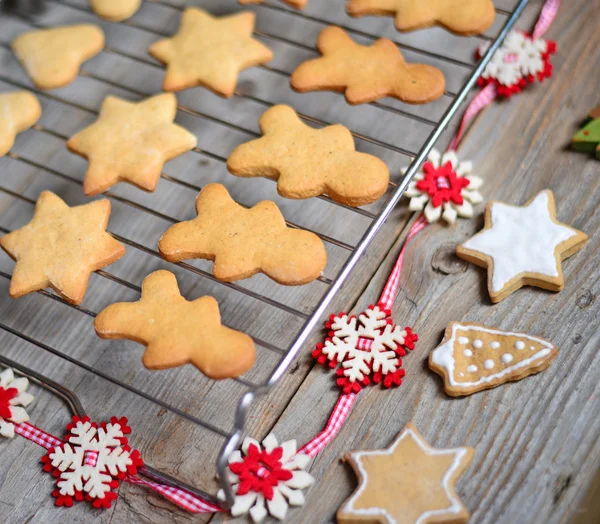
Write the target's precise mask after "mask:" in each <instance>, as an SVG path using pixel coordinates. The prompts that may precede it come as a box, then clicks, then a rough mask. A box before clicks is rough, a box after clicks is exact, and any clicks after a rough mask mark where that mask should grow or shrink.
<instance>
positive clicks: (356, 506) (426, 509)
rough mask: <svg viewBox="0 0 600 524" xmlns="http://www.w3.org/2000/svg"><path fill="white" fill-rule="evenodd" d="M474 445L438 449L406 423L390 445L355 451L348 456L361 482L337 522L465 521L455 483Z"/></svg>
mask: <svg viewBox="0 0 600 524" xmlns="http://www.w3.org/2000/svg"><path fill="white" fill-rule="evenodd" d="M472 458H473V448H454V449H437V448H432V447H431V446H429V445H428V444H427V442H425V440H424V439H423V437H422V436H421V435H420V434H419V432H418V431H417V429H416V428H415V427H414V426H413V425H412V424H411V423H408V424H407V425H406V426H405V427H404V429H403V430H402V431H401V432H400V434H399V435H398V436H397V437H396V439H395V440H394V442H393V443H392V444H391V445H390V446H389V447H388V448H386V449H382V450H374V451H353V452H351V453H348V454H347V455H346V456H345V457H344V459H345V460H346V461H348V463H349V464H350V466H352V469H353V470H354V472H355V473H356V476H357V477H358V481H359V486H358V488H357V489H356V491H355V492H354V493H353V494H352V496H351V497H350V498H349V499H348V500H347V501H346V502H345V503H344V504H343V505H342V506H341V507H340V509H339V510H338V512H337V521H338V523H339V524H359V523H365V524H367V523H368V524H372V523H373V524H374V523H381V524H396V523H397V524H400V523H409V522H413V523H418V524H425V523H435V522H440V523H442V522H444V523H446V524H449V523H454V524H460V523H464V522H467V520H468V519H469V512H468V511H467V509H466V508H465V507H464V505H463V504H462V502H461V501H460V499H459V498H458V495H457V494H456V491H455V488H454V485H455V484H456V482H457V481H458V478H459V477H460V476H461V474H462V473H463V471H464V470H465V469H466V468H467V467H468V465H469V463H470V462H471V459H472Z"/></svg>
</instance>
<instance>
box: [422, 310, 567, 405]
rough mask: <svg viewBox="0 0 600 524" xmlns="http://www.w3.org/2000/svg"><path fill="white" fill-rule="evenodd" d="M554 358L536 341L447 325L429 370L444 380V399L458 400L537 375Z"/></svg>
mask: <svg viewBox="0 0 600 524" xmlns="http://www.w3.org/2000/svg"><path fill="white" fill-rule="evenodd" d="M557 354H558V349H557V348H556V347H554V346H553V345H552V344H551V343H550V342H548V341H546V340H544V339H541V338H538V337H532V336H530V335H526V334H524V333H509V332H506V331H500V330H499V329H495V328H487V327H485V326H481V325H479V324H473V323H459V322H451V323H450V324H448V327H447V328H446V332H445V333H444V340H443V341H442V343H441V344H440V345H439V346H438V347H436V348H435V349H434V350H433V351H432V352H431V353H430V355H429V367H430V368H431V369H432V370H433V371H435V372H436V373H437V374H438V375H440V376H441V377H442V378H443V379H444V391H445V392H446V393H447V394H448V395H451V396H453V397H462V396H464V395H470V394H471V393H475V392H477V391H482V390H484V389H490V388H493V387H496V386H499V385H500V384H504V383H505V382H509V381H515V380H521V379H522V378H525V377H527V376H529V375H533V374H534V373H539V372H540V371H543V370H544V369H546V368H547V367H548V366H549V365H550V363H551V362H552V361H553V360H554V358H555V357H556V355H557Z"/></svg>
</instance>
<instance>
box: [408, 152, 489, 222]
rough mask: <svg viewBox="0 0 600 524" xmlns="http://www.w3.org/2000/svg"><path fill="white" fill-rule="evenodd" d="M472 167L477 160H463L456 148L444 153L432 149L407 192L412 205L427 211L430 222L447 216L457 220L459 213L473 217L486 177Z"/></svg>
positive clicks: (446, 219)
mask: <svg viewBox="0 0 600 524" xmlns="http://www.w3.org/2000/svg"><path fill="white" fill-rule="evenodd" d="M407 169H408V168H404V169H402V173H403V174H404V173H405V172H406V170H407ZM472 171H473V163H472V162H470V161H466V162H460V161H459V159H458V157H457V156H456V153H455V152H454V151H448V152H446V153H444V154H443V155H441V154H440V153H439V152H438V151H437V150H435V149H432V150H431V152H430V153H429V156H428V157H427V161H426V162H425V163H424V164H423V166H422V167H421V169H420V170H419V171H418V173H416V175H415V177H414V178H413V180H412V181H411V182H410V184H409V185H408V188H407V189H406V192H405V193H404V194H405V196H407V197H409V198H410V204H409V206H408V208H409V209H410V210H411V211H423V213H424V215H425V218H426V219H427V222H429V223H432V222H437V221H438V220H439V219H440V218H443V219H444V220H445V221H446V222H448V223H450V224H453V223H454V222H455V221H456V218H457V217H462V218H471V217H472V216H473V205H474V204H479V203H481V202H482V201H483V198H482V196H481V194H480V193H479V191H478V190H479V188H480V187H481V186H482V184H483V180H482V179H481V178H479V177H478V176H475V175H473V174H472Z"/></svg>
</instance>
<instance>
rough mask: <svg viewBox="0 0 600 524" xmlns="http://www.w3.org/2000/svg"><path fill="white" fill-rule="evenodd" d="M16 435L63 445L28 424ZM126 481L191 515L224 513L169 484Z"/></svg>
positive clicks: (93, 457)
mask: <svg viewBox="0 0 600 524" xmlns="http://www.w3.org/2000/svg"><path fill="white" fill-rule="evenodd" d="M15 433H18V434H19V435H21V436H22V437H25V438H26V439H28V440H31V442H34V443H35V444H37V445H38V446H41V447H43V448H45V449H47V450H50V449H52V448H55V447H57V446H60V445H61V444H63V441H62V440H60V439H59V438H57V437H55V436H54V435H50V433H46V432H45V431H44V430H42V429H40V428H37V427H35V426H33V425H31V424H29V423H28V422H22V423H20V424H15ZM97 460H98V453H97V452H93V451H88V452H87V453H86V455H85V459H84V461H85V464H88V465H94V464H95V463H96V462H97ZM124 480H125V482H129V483H130V484H135V485H136V486H145V487H147V488H149V489H151V490H153V491H156V492H157V493H159V494H161V495H162V496H163V497H165V498H166V499H169V500H170V501H171V502H173V503H174V504H177V505H178V506H179V507H180V508H183V509H185V510H186V511H189V512H191V513H215V512H217V511H224V510H223V508H221V507H219V506H215V505H214V504H211V503H210V502H208V501H206V500H204V499H202V498H201V497H198V496H196V495H193V494H191V493H189V492H188V491H185V490H183V489H181V488H176V487H173V486H169V485H167V484H159V483H158V482H152V481H149V480H146V479H143V478H141V477H139V476H137V475H136V476H132V475H127V477H125V479H124Z"/></svg>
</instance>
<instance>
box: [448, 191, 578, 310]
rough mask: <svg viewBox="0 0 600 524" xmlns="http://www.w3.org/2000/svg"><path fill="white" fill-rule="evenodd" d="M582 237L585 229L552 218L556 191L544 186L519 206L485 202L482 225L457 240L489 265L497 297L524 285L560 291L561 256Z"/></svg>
mask: <svg viewBox="0 0 600 524" xmlns="http://www.w3.org/2000/svg"><path fill="white" fill-rule="evenodd" d="M586 241H587V235H586V234H585V233H582V232H581V231H578V230H577V229H573V228H572V227H569V226H567V225H566V224H562V223H561V222H558V221H557V220H556V208H555V205H554V195H553V194H552V191H550V190H548V189H547V190H545V191H542V192H540V193H538V194H537V195H536V196H535V197H534V198H532V199H531V200H530V201H529V202H527V204H525V205H524V206H523V207H518V206H509V205H508V204H504V203H502V202H489V203H488V205H487V207H486V209H485V227H484V229H483V231H481V232H480V233H478V234H476V235H475V236H474V237H472V238H470V239H469V240H467V241H466V242H464V243H463V244H461V245H460V246H458V247H457V248H456V254H457V255H458V256H459V257H460V258H463V259H465V260H467V261H469V262H472V263H473V264H476V265H478V266H482V267H487V268H488V290H489V293H490V298H491V299H492V302H494V303H495V302H500V301H501V300H504V299H505V298H506V297H507V296H508V295H510V294H511V293H513V292H514V291H516V290H517V289H519V288H521V287H523V286H525V285H529V286H537V287H541V288H543V289H548V290H550V291H560V290H561V289H562V288H563V287H564V280H563V275H562V267H561V261H562V260H564V259H565V258H568V257H570V256H571V255H574V254H575V253H577V251H579V250H580V249H581V248H582V247H583V245H584V244H585V242H586Z"/></svg>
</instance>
